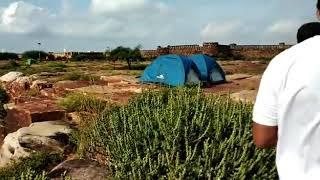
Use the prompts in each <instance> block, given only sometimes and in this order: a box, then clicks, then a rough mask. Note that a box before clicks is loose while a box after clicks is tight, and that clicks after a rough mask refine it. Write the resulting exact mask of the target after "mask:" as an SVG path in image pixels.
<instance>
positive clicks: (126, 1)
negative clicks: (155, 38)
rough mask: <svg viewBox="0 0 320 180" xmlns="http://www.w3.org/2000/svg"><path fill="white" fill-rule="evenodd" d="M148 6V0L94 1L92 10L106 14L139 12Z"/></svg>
mask: <svg viewBox="0 0 320 180" xmlns="http://www.w3.org/2000/svg"><path fill="white" fill-rule="evenodd" d="M147 4H148V1H147V0H107V1H106V0H92V2H91V9H92V11H93V12H94V13H97V14H104V13H114V12H119V11H121V12H124V11H132V10H137V9H140V8H143V7H145V6H147Z"/></svg>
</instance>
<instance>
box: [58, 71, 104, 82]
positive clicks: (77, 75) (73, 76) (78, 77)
mask: <svg viewBox="0 0 320 180" xmlns="http://www.w3.org/2000/svg"><path fill="white" fill-rule="evenodd" d="M98 79H99V78H98V77H97V76H93V75H88V74H83V73H81V72H77V71H74V72H71V73H67V74H66V75H64V76H63V77H62V79H61V80H70V81H97V80H98Z"/></svg>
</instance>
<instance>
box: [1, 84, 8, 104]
mask: <svg viewBox="0 0 320 180" xmlns="http://www.w3.org/2000/svg"><path fill="white" fill-rule="evenodd" d="M7 101H8V95H7V92H6V90H4V88H3V87H2V86H1V84H0V104H4V103H6V102H7Z"/></svg>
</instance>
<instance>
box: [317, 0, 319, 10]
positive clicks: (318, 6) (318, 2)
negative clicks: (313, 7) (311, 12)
mask: <svg viewBox="0 0 320 180" xmlns="http://www.w3.org/2000/svg"><path fill="white" fill-rule="evenodd" d="M317 9H318V10H320V0H318V2H317Z"/></svg>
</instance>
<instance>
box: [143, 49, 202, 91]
mask: <svg viewBox="0 0 320 180" xmlns="http://www.w3.org/2000/svg"><path fill="white" fill-rule="evenodd" d="M198 72H199V71H198V69H197V67H196V65H195V64H194V63H193V62H192V61H191V60H190V59H189V58H188V57H186V56H180V55H173V54H171V55H163V56H159V57H158V58H157V59H155V60H154V61H153V62H152V64H150V65H149V66H148V67H147V68H146V69H145V71H144V72H143V74H142V76H141V77H140V82H144V83H160V84H166V85H170V86H183V85H185V84H199V83H201V81H200V78H199V75H198V74H199V73H198Z"/></svg>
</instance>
